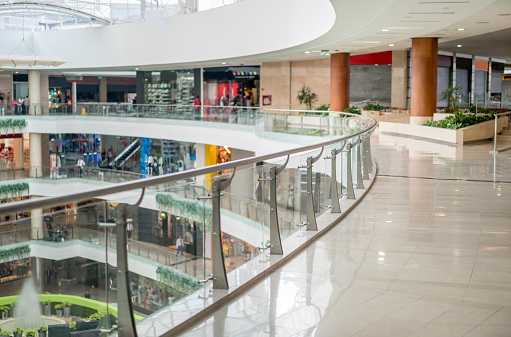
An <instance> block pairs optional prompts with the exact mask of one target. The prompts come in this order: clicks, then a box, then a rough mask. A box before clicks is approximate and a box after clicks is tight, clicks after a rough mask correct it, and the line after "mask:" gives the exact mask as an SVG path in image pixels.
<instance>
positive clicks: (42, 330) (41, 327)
mask: <svg viewBox="0 0 511 337" xmlns="http://www.w3.org/2000/svg"><path fill="white" fill-rule="evenodd" d="M46 331H48V328H47V327H45V326H44V325H41V326H40V327H38V328H37V332H46Z"/></svg>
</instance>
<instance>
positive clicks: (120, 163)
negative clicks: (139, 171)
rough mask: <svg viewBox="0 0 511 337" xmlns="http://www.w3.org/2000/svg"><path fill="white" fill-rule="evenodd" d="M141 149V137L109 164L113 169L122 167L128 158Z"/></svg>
mask: <svg viewBox="0 0 511 337" xmlns="http://www.w3.org/2000/svg"><path fill="white" fill-rule="evenodd" d="M139 150H140V139H139V138H137V139H135V140H134V141H133V142H132V143H131V144H130V145H128V146H127V147H126V148H125V149H124V151H122V152H121V153H120V154H119V155H118V156H117V157H115V158H114V160H112V161H111V162H110V163H109V164H108V166H109V167H111V168H113V169H122V167H123V166H124V164H125V163H126V161H127V160H128V159H130V158H131V157H132V156H133V155H134V154H135V153H137V152H138V151H139Z"/></svg>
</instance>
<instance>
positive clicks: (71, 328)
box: [69, 321, 76, 331]
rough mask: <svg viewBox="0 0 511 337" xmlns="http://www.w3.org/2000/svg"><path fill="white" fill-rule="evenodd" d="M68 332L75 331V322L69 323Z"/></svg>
mask: <svg viewBox="0 0 511 337" xmlns="http://www.w3.org/2000/svg"><path fill="white" fill-rule="evenodd" d="M69 330H71V331H75V330H76V322H75V321H72V322H69Z"/></svg>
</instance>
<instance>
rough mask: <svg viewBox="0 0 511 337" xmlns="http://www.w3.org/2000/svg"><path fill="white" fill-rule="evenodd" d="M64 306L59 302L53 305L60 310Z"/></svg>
mask: <svg viewBox="0 0 511 337" xmlns="http://www.w3.org/2000/svg"><path fill="white" fill-rule="evenodd" d="M63 308H64V304H62V303H60V304H57V305H56V306H55V310H62V309H63Z"/></svg>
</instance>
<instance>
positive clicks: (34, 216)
mask: <svg viewBox="0 0 511 337" xmlns="http://www.w3.org/2000/svg"><path fill="white" fill-rule="evenodd" d="M30 224H31V226H30V228H31V232H32V240H37V239H39V240H41V239H42V238H43V209H42V208H36V209H33V210H31V211H30Z"/></svg>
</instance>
